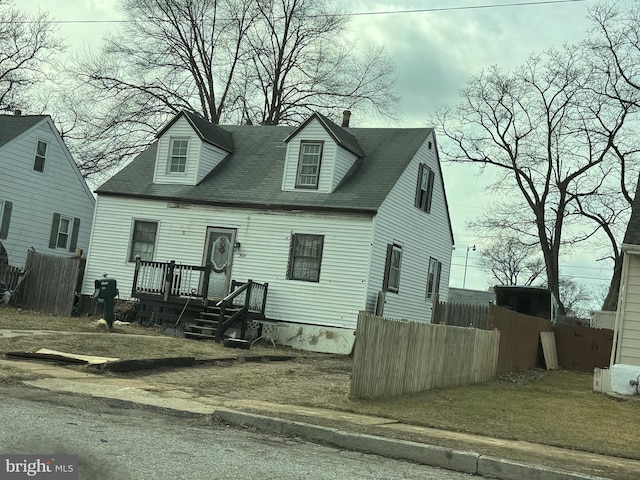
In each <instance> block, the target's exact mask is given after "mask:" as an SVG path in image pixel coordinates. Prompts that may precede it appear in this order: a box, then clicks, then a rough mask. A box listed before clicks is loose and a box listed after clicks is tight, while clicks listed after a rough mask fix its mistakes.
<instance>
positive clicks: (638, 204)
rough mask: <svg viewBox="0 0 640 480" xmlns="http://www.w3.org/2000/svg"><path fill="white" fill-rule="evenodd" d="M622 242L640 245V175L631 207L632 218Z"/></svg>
mask: <svg viewBox="0 0 640 480" xmlns="http://www.w3.org/2000/svg"><path fill="white" fill-rule="evenodd" d="M622 243H625V244H627V245H640V177H638V184H637V186H636V196H635V198H634V200H633V206H632V208H631V218H629V225H627V231H626V233H625V234H624V240H623V241H622Z"/></svg>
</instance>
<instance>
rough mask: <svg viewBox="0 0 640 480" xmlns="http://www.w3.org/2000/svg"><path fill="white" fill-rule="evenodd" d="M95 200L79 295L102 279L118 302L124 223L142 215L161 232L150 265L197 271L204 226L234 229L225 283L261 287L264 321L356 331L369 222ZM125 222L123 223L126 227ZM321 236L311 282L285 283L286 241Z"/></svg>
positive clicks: (128, 268)
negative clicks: (110, 282) (108, 280)
mask: <svg viewBox="0 0 640 480" xmlns="http://www.w3.org/2000/svg"><path fill="white" fill-rule="evenodd" d="M173 207H175V205H171V204H167V202H162V201H153V200H140V199H127V198H117V197H112V196H100V197H99V199H98V205H97V208H96V220H95V223H94V231H93V235H92V240H91V242H92V243H91V248H90V255H89V258H88V260H87V266H86V270H85V279H86V280H85V283H84V287H83V293H84V294H91V293H92V292H93V285H92V280H93V279H94V278H100V276H101V275H102V274H104V273H108V274H109V276H110V277H112V278H116V279H117V280H118V287H119V289H120V296H121V297H122V298H128V296H129V295H130V292H131V286H132V285H131V283H132V280H133V273H134V268H135V266H134V264H132V263H130V262H128V261H127V260H128V258H127V254H128V252H129V243H128V242H129V239H130V228H131V223H130V222H131V219H134V218H138V216H139V215H140V212H144V215H145V218H153V219H157V220H158V221H159V222H160V229H159V233H158V237H157V241H156V249H155V254H154V256H155V258H154V259H155V260H156V261H159V262H168V261H170V260H175V261H176V262H179V263H186V264H194V265H200V264H201V263H202V258H203V250H204V243H205V236H206V231H207V227H222V228H232V229H237V237H236V240H237V241H238V242H241V244H242V247H241V249H240V251H239V252H234V258H233V270H232V278H233V279H236V280H241V281H243V280H247V279H249V278H251V279H252V280H254V281H256V282H261V283H262V282H268V283H269V293H268V298H267V310H266V314H267V317H269V318H272V319H275V320H285V321H290V322H304V323H309V324H315V325H322V326H334V327H345V328H355V327H356V323H357V316H358V312H359V311H360V310H362V309H363V308H364V305H365V300H366V297H365V293H366V284H367V274H368V263H369V252H370V244H371V240H372V223H371V216H369V215H331V214H321V213H309V212H285V211H264V210H253V209H233V208H222V207H212V206H203V205H182V208H173ZM127 219H128V221H127ZM296 233H300V234H308V235H322V236H323V237H324V240H323V248H322V264H321V272H320V279H319V281H318V282H308V281H292V280H288V279H287V274H288V262H289V256H290V247H291V238H292V235H293V234H296Z"/></svg>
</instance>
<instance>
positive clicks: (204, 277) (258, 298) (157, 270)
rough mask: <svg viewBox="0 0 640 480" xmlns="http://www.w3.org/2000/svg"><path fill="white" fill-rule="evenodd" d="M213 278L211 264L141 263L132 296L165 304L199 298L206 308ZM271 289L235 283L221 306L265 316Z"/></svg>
mask: <svg viewBox="0 0 640 480" xmlns="http://www.w3.org/2000/svg"><path fill="white" fill-rule="evenodd" d="M210 274H211V264H208V265H206V266H200V265H183V264H180V263H176V262H175V261H174V260H172V261H170V262H153V261H147V260H140V259H137V260H136V269H135V272H134V275H133V286H132V289H131V296H132V297H134V298H141V297H143V296H153V297H158V298H159V299H162V300H164V301H165V302H167V301H169V299H176V298H179V297H191V298H198V299H201V300H202V302H203V304H204V306H205V307H206V306H207V298H208V289H209V275H210ZM268 287H269V284H268V283H264V284H263V283H257V282H254V281H252V280H247V281H246V282H239V281H237V280H232V282H231V292H230V293H229V295H227V297H225V298H224V299H223V300H221V302H224V305H225V306H231V305H233V306H235V307H246V312H250V313H253V314H258V315H264V310H265V306H266V302H267V289H268ZM219 303H220V302H219Z"/></svg>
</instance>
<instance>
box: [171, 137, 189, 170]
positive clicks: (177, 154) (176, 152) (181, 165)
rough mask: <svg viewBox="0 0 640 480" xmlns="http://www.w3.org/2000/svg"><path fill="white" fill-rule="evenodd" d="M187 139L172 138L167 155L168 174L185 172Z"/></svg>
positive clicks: (187, 148)
mask: <svg viewBox="0 0 640 480" xmlns="http://www.w3.org/2000/svg"><path fill="white" fill-rule="evenodd" d="M188 150H189V139H188V138H172V139H171V146H170V150H169V151H170V155H169V173H184V172H185V171H186V170H187V151H188Z"/></svg>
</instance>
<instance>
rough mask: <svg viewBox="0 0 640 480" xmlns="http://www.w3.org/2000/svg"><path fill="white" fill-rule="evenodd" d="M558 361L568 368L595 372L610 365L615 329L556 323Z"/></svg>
mask: <svg viewBox="0 0 640 480" xmlns="http://www.w3.org/2000/svg"><path fill="white" fill-rule="evenodd" d="M555 332H556V346H557V349H558V363H559V364H560V366H561V367H562V368H566V369H568V370H580V371H586V372H593V369H594V368H596V367H599V368H604V367H608V366H609V361H610V357H611V349H612V348H613V330H611V329H608V328H590V327H585V326H581V325H556V326H555Z"/></svg>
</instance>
